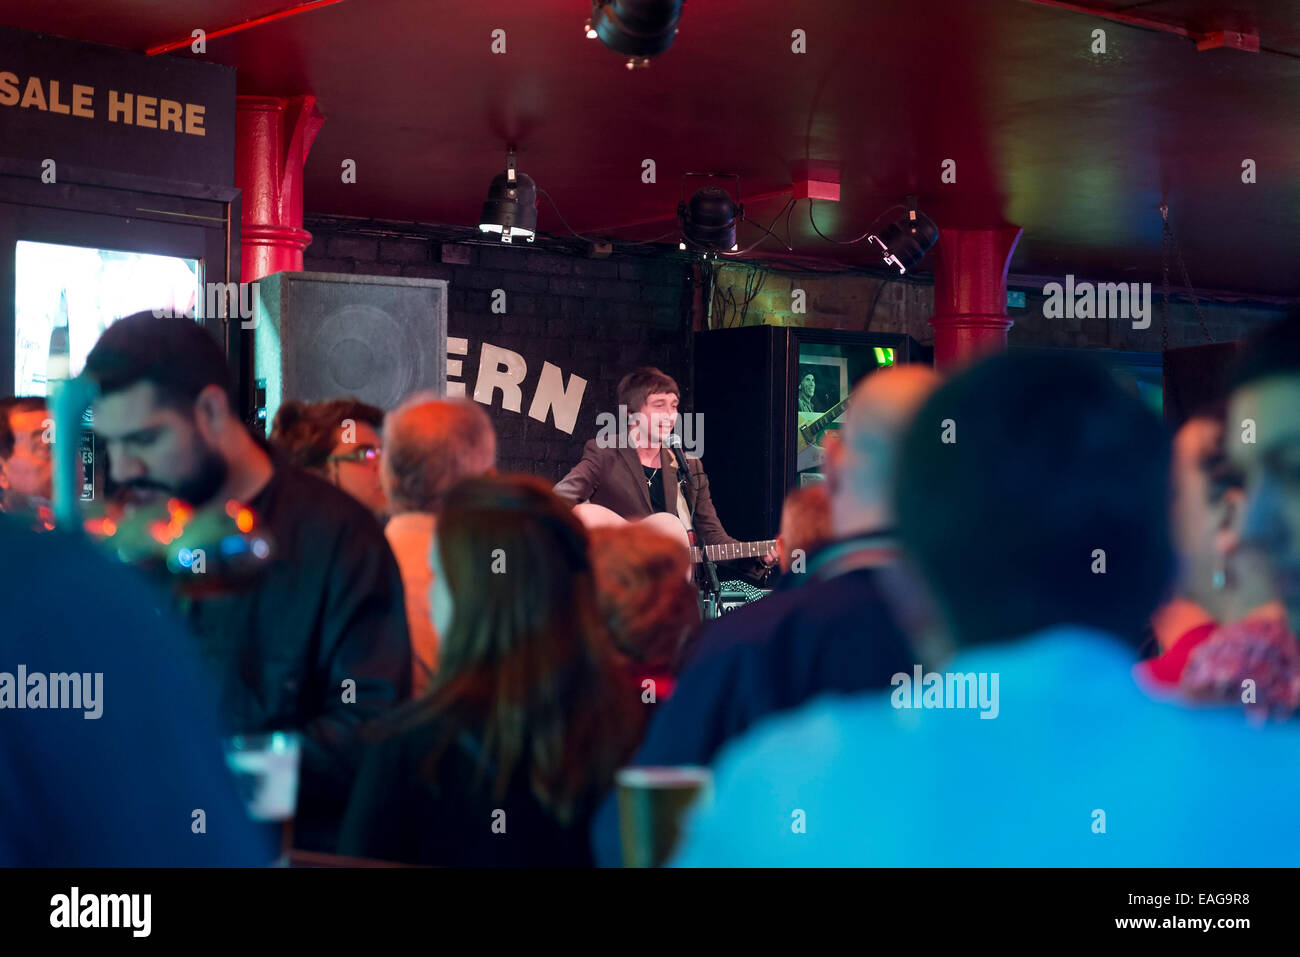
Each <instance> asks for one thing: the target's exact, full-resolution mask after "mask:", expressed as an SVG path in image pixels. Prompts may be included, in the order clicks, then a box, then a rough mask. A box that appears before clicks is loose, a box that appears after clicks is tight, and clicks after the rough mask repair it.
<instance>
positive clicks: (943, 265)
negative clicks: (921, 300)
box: [930, 226, 1023, 370]
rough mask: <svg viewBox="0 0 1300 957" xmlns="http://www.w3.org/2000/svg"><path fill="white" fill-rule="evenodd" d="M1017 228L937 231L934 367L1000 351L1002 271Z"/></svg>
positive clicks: (1005, 324) (1005, 321)
mask: <svg viewBox="0 0 1300 957" xmlns="http://www.w3.org/2000/svg"><path fill="white" fill-rule="evenodd" d="M1022 232H1023V230H1022V229H1021V228H1020V227H1019V226H1002V227H997V228H994V229H945V228H940V230H939V246H938V249H937V250H936V252H937V253H938V259H937V262H936V265H935V270H934V317H933V318H932V319H931V320H930V325H931V326H932V327H933V329H934V365H935V368H936V369H940V370H943V369H951V368H953V367H956V366H961V365H965V364H966V363H968V362H970V361H972V360H974V359H976V358H978V357H979V356H981V355H983V354H984V353H986V352H996V351H998V350H999V349H1005V348H1006V345H1007V330H1008V329H1010V328H1011V322H1012V320H1011V319H1009V318H1008V317H1007V269H1008V268H1009V267H1010V265H1011V254H1012V253H1013V252H1014V251H1015V248H1016V243H1017V242H1019V241H1020V235H1021V233H1022Z"/></svg>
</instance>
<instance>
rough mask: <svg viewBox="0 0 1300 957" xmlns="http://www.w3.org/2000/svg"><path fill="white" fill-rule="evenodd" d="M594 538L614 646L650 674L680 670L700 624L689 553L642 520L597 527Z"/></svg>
mask: <svg viewBox="0 0 1300 957" xmlns="http://www.w3.org/2000/svg"><path fill="white" fill-rule="evenodd" d="M590 536H591V561H592V566H593V568H594V571H595V575H596V597H597V600H598V601H599V603H600V608H601V611H602V612H603V613H604V615H605V619H606V621H607V622H608V623H609V627H610V631H611V633H612V637H613V639H614V644H615V645H616V646H617V647H618V649H619V651H621V652H622V653H623V654H624V655H626V656H627V657H628V658H629V659H631V660H632V661H634V662H636V663H637V664H638V665H640V666H642V667H643V668H644V669H645V670H647V671H650V672H660V673H663V672H672V671H674V670H676V666H677V656H678V651H679V650H680V648H681V646H682V640H683V639H684V638H685V637H686V634H687V632H688V631H690V629H691V628H693V627H694V626H695V625H698V624H699V623H700V609H699V604H698V601H697V599H696V592H695V589H694V588H692V587H691V585H690V584H689V583H688V582H687V580H686V574H687V571H688V569H689V567H690V555H689V553H688V551H687V550H686V548H685V547H684V546H683V544H682V543H681V542H679V541H674V540H673V539H671V538H669V537H668V536H666V535H663V534H661V533H659V532H658V531H655V530H654V529H652V528H649V527H647V526H646V525H643V524H641V523H639V522H628V523H625V524H621V525H609V526H603V527H600V528H596V529H592V530H591V531H590Z"/></svg>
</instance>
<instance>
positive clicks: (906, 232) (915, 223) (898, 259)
mask: <svg viewBox="0 0 1300 957" xmlns="http://www.w3.org/2000/svg"><path fill="white" fill-rule="evenodd" d="M867 241H868V242H872V243H875V244H876V245H877V246H879V247H880V250H881V252H882V253H883V256H882V258H883V259H884V260H885V263H886V264H888V265H891V266H897V267H898V271H899V273H900V274H902V273H905V272H907V271H908V270H909V269H912V268H914V267H915V266H916V264H917V263H919V262H920V261H921V260H922V259H924V258H925V254H926V253H927V252H929V251H930V247H931V246H933V245H934V244H935V243H936V242H938V241H939V227H938V226H936V225H935V224H934V220H932V219H931V218H930V217H929V216H927V215H925V213H923V212H921V211H920V210H919V209H917V208H916V206H915V205H913V206H912V207H911V208H910V209H909V210H908V211H907V214H906V215H905V216H902V217H900V218H899V219H897V220H895V221H894V222H892V223H890V224H889V225H888V226H887V227H885V228H884V229H883V230H881V232H880V235H879V236H876V235H872V236H868V237H867Z"/></svg>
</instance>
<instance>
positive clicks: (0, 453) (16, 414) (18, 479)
mask: <svg viewBox="0 0 1300 957" xmlns="http://www.w3.org/2000/svg"><path fill="white" fill-rule="evenodd" d="M49 427H50V419H49V415H48V414H47V413H46V410H45V400H44V399H42V398H40V397H39V396H25V397H20V398H17V399H0V511H5V512H22V511H30V510H32V509H34V508H35V507H36V506H38V505H44V504H47V503H48V502H49V501H50V499H52V498H53V497H54V482H53V466H52V462H53V459H52V457H51V455H50V443H49V442H48V441H47V439H48V438H49Z"/></svg>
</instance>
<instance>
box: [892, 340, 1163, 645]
mask: <svg viewBox="0 0 1300 957" xmlns="http://www.w3.org/2000/svg"><path fill="white" fill-rule="evenodd" d="M895 494H896V503H897V514H898V521H899V529H900V535H901V537H902V541H903V545H904V548H905V550H906V551H907V552H908V554H909V555H910V557H911V558H912V559H913V560H914V562H915V563H916V566H917V568H918V569H919V570H920V572H921V573H922V574H923V575H924V577H925V579H926V581H927V584H928V585H929V588H930V590H931V591H932V593H933V597H934V599H935V602H936V605H937V606H938V608H939V609H940V611H941V613H942V616H943V618H944V621H945V625H946V630H947V631H948V633H949V635H950V637H951V638H952V639H954V640H956V641H957V642H958V643H959V644H962V645H972V644H980V643H986V642H995V641H999V640H1009V639H1013V638H1016V637H1020V636H1023V635H1027V634H1030V633H1032V632H1035V631H1039V630H1042V629H1045V628H1049V627H1052V626H1055V625H1062V624H1074V625H1080V626H1090V627H1093V628H1097V629H1101V630H1104V631H1107V632H1110V633H1112V634H1115V635H1118V636H1121V637H1123V638H1125V639H1127V640H1128V641H1130V642H1131V643H1132V644H1133V645H1134V646H1136V645H1137V644H1138V642H1139V641H1140V638H1141V635H1142V632H1143V630H1144V628H1145V625H1146V622H1147V619H1148V618H1149V617H1150V615H1151V612H1152V610H1153V609H1154V608H1155V607H1156V605H1157V604H1158V603H1159V602H1160V600H1161V598H1162V597H1163V596H1164V594H1165V591H1166V589H1167V587H1168V585H1169V584H1170V583H1171V580H1172V577H1173V571H1174V558H1173V551H1172V547H1171V544H1170V529H1169V512H1168V509H1166V508H1164V507H1163V503H1165V502H1167V501H1168V496H1169V441H1168V438H1167V437H1166V435H1165V431H1164V428H1163V426H1162V425H1161V423H1159V422H1158V421H1157V420H1156V419H1155V418H1154V417H1153V416H1152V415H1151V413H1150V412H1148V411H1147V409H1146V407H1145V406H1143V404H1142V402H1141V400H1139V399H1138V398H1136V397H1134V396H1130V395H1128V394H1127V393H1126V392H1125V391H1124V390H1123V389H1121V388H1120V386H1119V385H1118V384H1117V383H1116V382H1115V381H1114V379H1113V378H1112V376H1111V375H1110V374H1109V373H1108V372H1107V371H1106V370H1105V369H1104V368H1102V367H1101V366H1100V365H1098V364H1096V363H1095V362H1093V361H1092V360H1090V359H1087V358H1086V357H1083V356H1079V357H1075V356H1069V355H1066V356H1038V355H1032V356H1029V355H1016V354H1003V355H998V356H995V357H993V358H989V359H985V360H984V361H982V362H980V363H978V364H977V365H975V366H973V367H971V368H970V369H968V370H967V371H965V372H963V373H962V374H960V375H959V376H957V377H956V378H955V379H953V380H952V381H950V382H948V383H947V384H946V385H944V386H942V387H940V388H939V390H938V391H937V392H936V393H935V394H934V395H933V396H931V397H930V399H929V400H928V401H927V402H926V403H925V404H924V405H923V406H922V407H921V409H920V411H919V412H918V413H917V414H916V417H915V418H914V419H913V421H912V423H911V425H910V426H909V427H908V429H907V431H906V433H905V435H904V437H903V440H902V445H901V447H900V459H899V470H898V483H897V490H896V493H895ZM1103 562H1104V565H1102V564H1101V563H1103ZM1102 569H1104V571H1103V570H1102Z"/></svg>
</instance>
